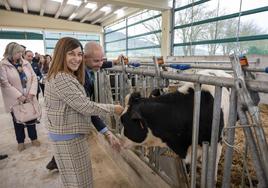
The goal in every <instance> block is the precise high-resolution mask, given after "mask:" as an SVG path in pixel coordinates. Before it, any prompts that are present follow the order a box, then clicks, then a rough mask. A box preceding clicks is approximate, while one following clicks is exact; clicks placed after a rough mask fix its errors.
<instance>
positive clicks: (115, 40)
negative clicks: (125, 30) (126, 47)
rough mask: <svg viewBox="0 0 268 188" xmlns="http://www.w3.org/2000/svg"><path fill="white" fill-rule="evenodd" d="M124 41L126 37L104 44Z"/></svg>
mask: <svg viewBox="0 0 268 188" xmlns="http://www.w3.org/2000/svg"><path fill="white" fill-rule="evenodd" d="M126 39H127V37H125V38H122V39H117V40H112V41H108V42H105V44H109V43H114V42H119V41H124V40H126Z"/></svg>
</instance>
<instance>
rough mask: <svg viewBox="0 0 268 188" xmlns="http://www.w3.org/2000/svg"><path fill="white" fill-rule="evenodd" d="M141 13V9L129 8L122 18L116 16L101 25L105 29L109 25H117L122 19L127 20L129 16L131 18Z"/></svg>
mask: <svg viewBox="0 0 268 188" xmlns="http://www.w3.org/2000/svg"><path fill="white" fill-rule="evenodd" d="M139 11H141V9H137V8H128V9H127V10H126V11H125V13H124V15H122V16H118V15H114V16H112V17H110V18H109V19H106V20H105V21H104V22H102V23H101V25H102V26H104V27H105V26H108V25H110V24H112V23H115V22H117V21H119V20H121V19H124V18H126V17H128V16H130V15H132V14H135V13H137V12H139Z"/></svg>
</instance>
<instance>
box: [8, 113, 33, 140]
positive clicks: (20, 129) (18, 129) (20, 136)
mask: <svg viewBox="0 0 268 188" xmlns="http://www.w3.org/2000/svg"><path fill="white" fill-rule="evenodd" d="M11 115H12V120H13V124H14V128H15V134H16V139H17V142H18V144H20V143H24V139H25V131H24V128H25V127H26V128H27V132H28V136H29V138H30V139H31V140H36V139H37V132H36V126H35V124H33V125H23V124H19V123H17V122H16V120H15V117H14V115H13V113H11Z"/></svg>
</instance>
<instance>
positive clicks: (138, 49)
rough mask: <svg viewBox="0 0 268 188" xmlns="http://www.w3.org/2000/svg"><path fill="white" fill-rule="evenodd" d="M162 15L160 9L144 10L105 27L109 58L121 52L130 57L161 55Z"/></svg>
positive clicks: (106, 48)
mask: <svg viewBox="0 0 268 188" xmlns="http://www.w3.org/2000/svg"><path fill="white" fill-rule="evenodd" d="M161 25H162V16H161V12H159V11H152V10H150V11H148V10H146V11H143V12H139V13H137V14H135V15H134V16H131V17H128V18H126V19H125V20H123V21H120V22H118V23H116V24H114V25H112V26H108V27H106V28H105V34H104V40H105V51H106V56H107V57H108V58H116V57H118V55H120V54H124V55H126V56H129V57H148V56H154V55H156V56H159V55H161V53H160V49H161V36H162V35H161V27H162V26H161Z"/></svg>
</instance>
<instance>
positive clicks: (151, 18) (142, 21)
mask: <svg viewBox="0 0 268 188" xmlns="http://www.w3.org/2000/svg"><path fill="white" fill-rule="evenodd" d="M160 16H162V14H158V15H156V16H153V17H150V18H147V19H144V20H141V21H138V22H136V23H133V24H129V25H128V26H124V27H120V28H119V29H115V30H113V31H109V32H106V33H104V35H108V34H110V33H114V32H116V31H119V30H122V29H126V28H127V27H132V26H134V25H138V24H141V23H144V22H147V21H149V20H153V19H155V18H158V17H160Z"/></svg>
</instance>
